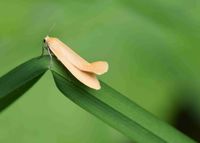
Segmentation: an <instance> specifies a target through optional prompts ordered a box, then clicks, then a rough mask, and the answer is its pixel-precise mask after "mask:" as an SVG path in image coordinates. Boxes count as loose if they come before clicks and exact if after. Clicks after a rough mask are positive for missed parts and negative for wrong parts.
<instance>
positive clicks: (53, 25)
mask: <svg viewBox="0 0 200 143" xmlns="http://www.w3.org/2000/svg"><path fill="white" fill-rule="evenodd" d="M55 26H56V23H54V24H52V25H51V27H50V28H49V31H48V34H47V35H49V34H50V33H51V32H52V31H53V29H54V28H55Z"/></svg>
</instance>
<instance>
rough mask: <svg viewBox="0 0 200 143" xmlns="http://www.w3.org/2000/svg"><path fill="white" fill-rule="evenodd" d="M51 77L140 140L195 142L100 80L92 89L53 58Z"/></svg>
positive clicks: (88, 108)
mask: <svg viewBox="0 0 200 143" xmlns="http://www.w3.org/2000/svg"><path fill="white" fill-rule="evenodd" d="M52 73H53V77H54V80H55V83H56V85H57V87H58V89H59V90H60V91H61V92H62V93H63V94H64V95H65V96H66V97H68V98H69V99H70V100H72V101H73V102H74V103H76V104H77V105H79V106H80V107H82V108H83V109H85V110H86V111H88V112H90V113H92V114H93V115H95V116H96V117H98V118H99V119H101V120H103V121H104V122H106V123H107V124H109V125H110V126H112V127H113V128H115V129H117V130H118V131H120V132H122V133H123V134H125V135H126V136H128V137H129V138H131V139H132V140H133V141H136V142H139V143H146V142H148V143H162V142H169V143H177V142H181V143H194V142H195V141H193V140H192V139H190V138H189V137H187V136H185V135H184V134H182V133H181V132H179V131H178V130H176V129H175V128H173V127H172V126H170V125H168V124H166V123H165V122H162V121H161V120H159V119H157V118H156V117H155V116H153V115H152V114H151V113H149V112H147V111H145V110H144V109H143V108H141V107H140V106H138V105H137V104H135V103H134V102H132V101H131V100H129V99H128V98H126V97H125V96H123V95H122V94H120V93H119V92H117V91H115V90H114V89H112V88H111V87H109V86H108V85H106V84H105V83H103V82H101V85H102V89H101V90H100V91H95V90H93V89H89V88H88V87H86V86H84V85H83V84H81V83H80V82H78V81H77V80H76V79H75V78H74V77H73V76H72V75H71V74H70V73H69V72H68V71H67V70H65V68H64V67H63V66H62V65H61V64H60V63H59V62H58V61H56V60H55V61H54V66H53V68H52Z"/></svg>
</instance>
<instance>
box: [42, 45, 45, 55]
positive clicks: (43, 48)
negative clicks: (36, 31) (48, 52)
mask: <svg viewBox="0 0 200 143" xmlns="http://www.w3.org/2000/svg"><path fill="white" fill-rule="evenodd" d="M44 50H45V47H44V46H42V54H41V57H42V56H44Z"/></svg>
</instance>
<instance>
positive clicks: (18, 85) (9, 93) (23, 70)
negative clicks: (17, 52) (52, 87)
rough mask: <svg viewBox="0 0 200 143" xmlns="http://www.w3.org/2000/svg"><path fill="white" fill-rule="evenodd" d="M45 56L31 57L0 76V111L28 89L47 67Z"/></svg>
mask: <svg viewBox="0 0 200 143" xmlns="http://www.w3.org/2000/svg"><path fill="white" fill-rule="evenodd" d="M48 64H49V59H48V57H47V56H43V57H38V58H34V59H31V60H29V61H27V62H25V63H23V64H21V65H19V66H18V67H16V68H15V69H13V70H11V71H10V72H8V73H7V74H5V75H4V76H2V77H1V78H0V111H2V110H3V109H5V108H6V107H8V106H9V105H10V104H11V103H13V102H14V101H15V100H16V99H18V98H19V97H20V96H21V95H23V94H24V93H25V92H26V91H27V90H28V89H30V88H31V87H32V86H33V85H34V84H35V83H36V82H37V81H38V80H39V78H40V77H41V76H42V75H43V74H44V73H45V72H46V70H47V69H48Z"/></svg>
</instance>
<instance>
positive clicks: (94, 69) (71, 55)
mask: <svg viewBox="0 0 200 143" xmlns="http://www.w3.org/2000/svg"><path fill="white" fill-rule="evenodd" d="M46 40H47V43H48V46H49V48H50V49H51V50H56V49H60V50H59V51H60V53H59V55H62V58H63V59H66V60H68V61H69V62H70V63H71V64H73V65H74V66H75V67H77V68H78V69H80V70H82V71H86V72H91V73H95V74H98V75H101V74H104V73H105V72H107V71H108V63H107V62H105V61H97V62H93V63H89V62H87V61H86V60H85V59H83V58H82V57H80V56H79V55H78V54H77V53H76V52H74V51H73V50H72V49H71V48H69V47H68V46H67V45H66V44H64V43H63V42H62V41H60V40H59V39H57V38H49V37H48V38H47V39H46Z"/></svg>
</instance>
